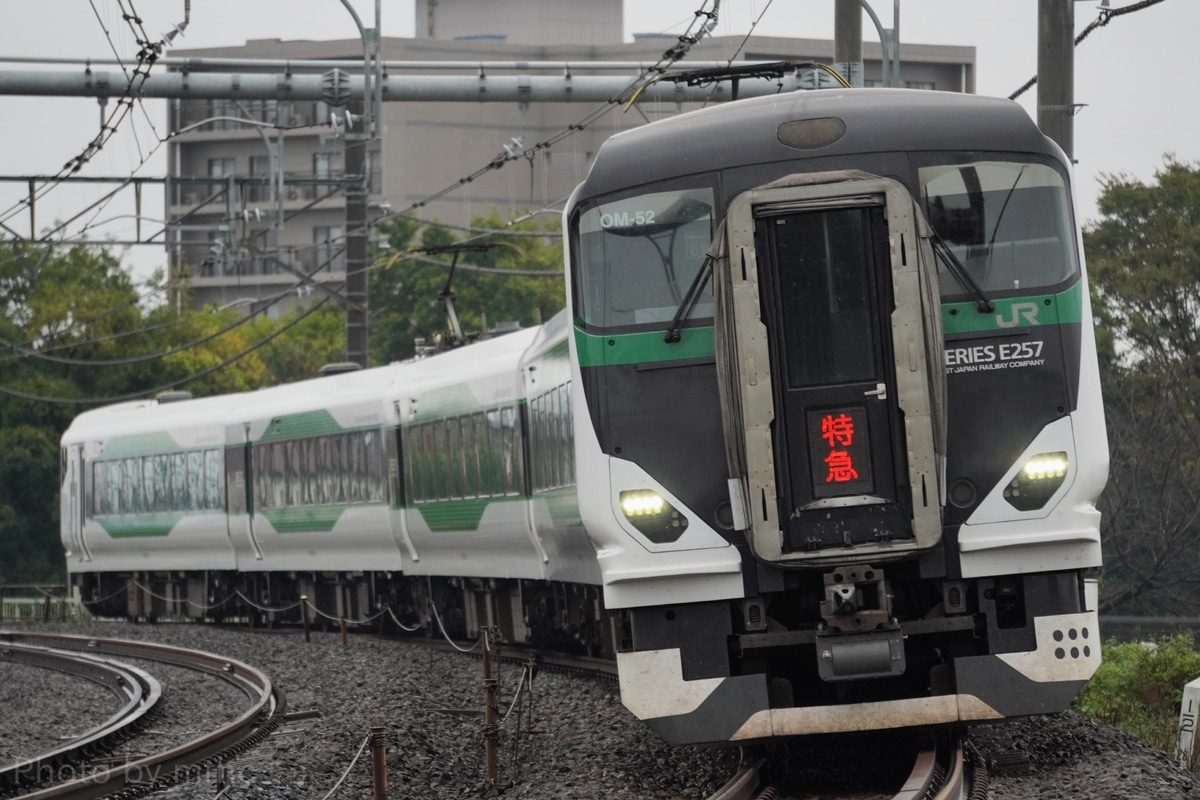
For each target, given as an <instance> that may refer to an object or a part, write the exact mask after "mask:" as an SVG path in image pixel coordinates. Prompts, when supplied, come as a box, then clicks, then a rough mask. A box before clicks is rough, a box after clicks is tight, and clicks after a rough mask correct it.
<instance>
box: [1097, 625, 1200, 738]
mask: <svg viewBox="0 0 1200 800" xmlns="http://www.w3.org/2000/svg"><path fill="white" fill-rule="evenodd" d="M1103 656H1104V661H1103V663H1102V664H1101V665H1100V669H1098V670H1097V671H1096V674H1095V675H1094V676H1092V680H1091V681H1090V682H1089V683H1088V685H1087V687H1086V688H1085V689H1084V690H1083V692H1082V693H1081V694H1080V695H1079V697H1078V698H1076V700H1075V710H1076V711H1079V712H1080V713H1082V714H1086V715H1088V716H1090V717H1095V718H1097V719H1100V720H1102V721H1104V722H1107V723H1109V724H1110V725H1115V726H1117V727H1118V728H1120V729H1121V730H1123V731H1126V732H1127V733H1131V734H1133V735H1135V736H1137V737H1139V738H1140V739H1142V740H1143V741H1145V742H1147V743H1148V744H1150V745H1153V746H1154V747H1157V748H1159V749H1161V750H1164V751H1166V752H1168V753H1171V752H1174V750H1175V743H1176V735H1177V731H1178V726H1179V709H1180V703H1181V701H1182V699H1183V687H1184V685H1185V684H1187V683H1189V682H1191V681H1193V680H1195V679H1196V678H1198V677H1200V653H1197V652H1195V649H1194V642H1193V639H1192V634H1191V632H1184V633H1179V634H1176V635H1175V636H1169V637H1164V638H1162V639H1159V640H1158V641H1157V642H1155V643H1154V644H1153V645H1151V646H1147V645H1144V644H1140V643H1137V642H1133V643H1129V644H1117V643H1116V642H1113V641H1109V642H1107V643H1105V645H1104V649H1103Z"/></svg>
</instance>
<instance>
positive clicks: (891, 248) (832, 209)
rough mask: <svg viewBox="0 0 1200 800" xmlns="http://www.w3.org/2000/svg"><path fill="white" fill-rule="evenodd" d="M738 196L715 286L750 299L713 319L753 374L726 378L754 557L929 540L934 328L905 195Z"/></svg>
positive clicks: (891, 189)
mask: <svg viewBox="0 0 1200 800" xmlns="http://www.w3.org/2000/svg"><path fill="white" fill-rule="evenodd" d="M747 194H748V195H749V197H743V198H739V199H740V200H741V202H740V203H739V202H736V201H735V203H734V204H731V208H730V212H729V221H728V224H729V226H730V228H731V234H730V251H729V254H728V255H729V262H728V263H732V264H735V265H737V266H738V267H739V268H738V269H730V268H729V267H728V265H727V266H726V271H727V272H726V278H725V283H726V286H727V287H728V288H729V289H733V290H734V291H735V292H736V290H737V288H740V289H741V290H742V291H743V292H745V291H747V290H749V291H752V292H753V294H755V295H757V296H756V297H752V298H745V299H747V300H753V305H743V307H742V308H741V309H731V310H732V312H733V313H732V314H731V315H725V317H726V319H725V321H724V322H723V323H721V324H723V325H728V326H732V333H733V334H734V336H735V341H737V343H738V344H737V347H736V348H735V353H734V358H733V360H734V361H738V362H740V363H741V366H742V368H743V372H745V368H746V367H747V366H749V367H750V371H751V372H752V373H753V374H752V375H751V374H742V375H741V376H740V377H738V378H737V380H738V381H739V383H740V384H741V385H740V386H739V387H738V391H739V392H740V393H741V396H742V403H741V408H742V410H743V413H742V414H741V417H740V424H741V425H742V431H741V435H743V436H745V437H746V438H745V441H746V443H747V449H746V454H747V464H746V467H747V472H748V473H753V474H752V475H751V480H750V481H749V484H748V485H747V494H748V495H749V497H748V499H749V501H750V503H749V507H750V509H751V511H750V512H749V515H750V516H753V515H754V513H757V514H758V516H759V521H760V522H761V523H762V524H761V526H760V527H761V529H762V531H761V532H762V533H763V534H764V535H763V536H755V537H754V539H755V541H756V547H755V549H756V551H757V552H759V554H760V555H766V556H767V557H770V558H771V559H772V560H803V559H805V558H810V559H817V560H827V559H830V558H846V557H847V556H848V554H849V552H848V551H860V552H864V553H870V552H881V551H883V552H896V550H897V549H898V548H899V549H904V548H905V547H911V546H914V545H916V544H918V536H919V538H920V539H921V542H920V544H923V545H927V544H929V543H930V542H932V541H936V540H937V538H939V537H940V532H941V530H940V527H941V526H940V489H939V483H940V482H939V479H938V478H937V468H936V465H937V463H938V460H939V455H938V449H939V445H938V444H937V443H936V442H935V436H934V429H935V427H936V426H935V425H934V424H933V422H932V416H933V413H932V396H933V395H934V394H935V392H933V391H931V385H932V384H931V381H930V371H929V367H928V363H929V361H930V360H932V361H934V362H935V363H936V364H938V365H940V360H941V353H940V347H941V346H940V334H938V333H936V331H938V330H940V328H938V325H939V324H940V323H939V321H938V317H937V312H938V304H937V297H936V293H933V294H932V295H931V293H930V289H929V287H927V289H926V291H924V292H922V291H921V289H920V284H921V280H922V279H921V272H922V271H921V270H920V269H918V264H919V262H921V261H927V262H928V264H927V265H926V269H925V272H927V273H928V275H930V276H931V275H932V272H930V270H931V269H932V257H931V253H930V252H929V247H928V242H927V236H926V237H925V239H924V240H923V239H922V237H921V236H919V235H918V233H917V226H918V221H917V219H916V218H915V217H914V211H913V203H912V199H911V197H910V196H909V195H908V193H907V191H906V190H904V188H903V187H902V186H901V185H900V184H898V183H895V182H894V181H888V180H884V179H872V180H860V179H850V180H846V181H844V182H835V183H831V184H818V185H800V186H795V187H787V188H783V187H780V188H772V189H767V190H755V191H754V192H750V193H747ZM922 248H924V250H923V249H922ZM735 251H736V253H737V255H736V257H735V255H734V254H735ZM925 282H926V283H927V284H930V286H931V285H932V284H931V283H930V281H929V279H928V278H927V279H926V281H925ZM739 284H740V286H739ZM726 293H727V294H728V290H727V292H726ZM730 316H732V319H730V318H729V317H730ZM718 338H720V337H718ZM728 360H729V359H728V358H727V359H725V361H728ZM759 365H769V370H768V371H767V372H766V373H764V372H763V370H762V368H761V366H759ZM722 369H724V368H722ZM935 373H936V370H935ZM732 379H733V378H732V375H731V374H728V373H727V374H726V375H724V377H723V380H732ZM748 432H749V435H747V434H748ZM763 434H765V437H764V436H763ZM755 489H757V491H755ZM767 530H771V533H770V534H769V535H768V534H767V533H766V531H767Z"/></svg>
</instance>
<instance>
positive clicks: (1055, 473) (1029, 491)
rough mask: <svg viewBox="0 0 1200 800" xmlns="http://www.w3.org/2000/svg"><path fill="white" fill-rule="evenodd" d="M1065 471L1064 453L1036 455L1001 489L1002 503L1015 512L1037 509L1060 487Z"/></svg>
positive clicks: (1067, 466) (1065, 460)
mask: <svg viewBox="0 0 1200 800" xmlns="http://www.w3.org/2000/svg"><path fill="white" fill-rule="evenodd" d="M1069 469H1070V464H1069V462H1068V460H1067V454H1066V453H1063V452H1058V453H1038V454H1037V455H1035V456H1034V457H1033V458H1031V459H1029V460H1028V461H1026V462H1025V466H1023V467H1021V471H1020V472H1018V473H1017V474H1016V476H1015V477H1014V478H1013V479H1012V482H1010V483H1009V484H1008V486H1006V487H1005V488H1004V499H1005V500H1007V501H1008V502H1009V505H1011V506H1012V507H1013V508H1015V509H1017V510H1018V511H1033V510H1034V509H1038V508H1041V507H1042V506H1044V505H1046V503H1047V502H1048V501H1049V500H1050V498H1051V497H1052V496H1053V495H1054V493H1055V492H1057V491H1058V487H1060V486H1062V484H1063V481H1064V480H1066V478H1067V471H1068V470H1069Z"/></svg>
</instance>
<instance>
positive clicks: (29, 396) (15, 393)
mask: <svg viewBox="0 0 1200 800" xmlns="http://www.w3.org/2000/svg"><path fill="white" fill-rule="evenodd" d="M329 299H330V298H328V297H325V298H322V299H321V300H319V301H317V302H316V303H315V304H313V305H312V306H310V307H309V308H308V309H306V310H305V311H303V312H302V313H300V314H298V315H297V316H296V318H295V319H293V320H289V321H288V322H287V323H286V324H284V325H282V326H280V327H279V328H278V329H276V330H274V331H272V332H271V333H270V334H268V335H267V336H264V337H263V338H262V339H259V340H258V341H257V342H255V343H254V344H252V345H250V346H249V347H246V348H244V349H242V350H241V351H239V352H237V353H235V354H234V355H232V356H230V357H229V358H226V359H224V360H222V361H221V362H219V363H217V364H214V365H213V366H211V367H207V368H205V369H202V370H199V371H198V372H194V373H192V374H191V375H187V376H184V377H182V378H178V379H176V380H173V381H170V382H168V383H164V384H161V385H159V386H155V387H153V388H151V389H142V390H141V391H137V392H129V393H127V394H122V395H115V396H112V397H48V396H45V395H39V394H34V393H32V392H24V391H21V390H20V389H14V388H13V387H11V386H4V385H0V394H6V395H9V396H11V397H19V398H21V399H22V400H33V401H36V402H41V403H60V404H64V405H101V404H104V403H116V402H120V401H122V400H136V399H138V398H143V397H147V396H148V395H153V394H158V393H159V392H165V391H167V390H168V389H174V388H176V387H178V386H181V385H182V384H185V383H190V382H191V381H194V380H198V379H199V378H203V377H205V376H206V375H211V374H212V373H214V372H216V371H217V370H220V369H224V368H225V367H227V366H229V365H230V364H232V363H234V362H236V361H238V360H240V359H242V358H245V357H246V356H248V355H250V354H251V353H253V352H254V351H256V350H258V349H260V348H262V347H265V346H266V345H267V344H269V343H270V342H271V341H272V340H274V339H275V338H276V337H277V336H280V335H281V334H283V333H284V332H286V331H288V330H291V329H292V328H293V327H294V326H296V325H298V324H299V323H300V321H301V320H303V319H305V318H306V317H308V316H309V315H311V314H314V313H316V311H317V309H319V308H321V307H322V306H324V305H325V304H326V303H328V302H329Z"/></svg>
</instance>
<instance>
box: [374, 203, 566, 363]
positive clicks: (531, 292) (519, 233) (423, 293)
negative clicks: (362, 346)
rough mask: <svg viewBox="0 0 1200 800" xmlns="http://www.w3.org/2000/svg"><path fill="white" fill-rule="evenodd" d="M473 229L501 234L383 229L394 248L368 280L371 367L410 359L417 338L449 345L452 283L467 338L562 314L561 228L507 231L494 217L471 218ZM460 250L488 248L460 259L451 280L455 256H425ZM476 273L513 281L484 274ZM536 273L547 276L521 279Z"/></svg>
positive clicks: (414, 226) (396, 224) (411, 226)
mask: <svg viewBox="0 0 1200 800" xmlns="http://www.w3.org/2000/svg"><path fill="white" fill-rule="evenodd" d="M472 227H473V228H481V229H486V230H491V231H501V230H503V231H504V232H503V233H489V234H487V235H485V236H475V237H471V238H469V239H466V240H459V239H457V238H456V237H455V235H454V233H453V232H452V231H451V230H450V229H448V228H445V227H441V226H436V225H430V226H425V227H421V226H420V225H419V224H418V223H415V222H412V221H411V220H405V219H399V220H392V221H389V222H387V223H385V224H384V225H381V226H380V229H381V231H382V232H383V233H384V234H385V235H386V236H387V237H388V243H389V245H390V247H389V251H388V252H385V253H382V254H380V255H379V256H378V257H377V259H376V264H377V265H378V266H377V268H376V269H374V270H373V271H372V273H371V286H370V304H371V355H372V361H373V362H374V363H387V362H389V361H395V360H398V359H402V358H407V357H410V356H412V355H413V354H414V340H415V339H416V338H417V337H422V338H424V339H425V340H426V341H429V342H432V341H433V340H434V338H435V337H438V336H442V337H443V338H444V336H445V334H446V332H447V328H448V324H447V315H446V310H445V308H444V306H443V304H442V303H441V301H440V300H439V294H440V293H441V292H443V290H445V289H446V282H447V280H448V279H450V281H451V282H450V291H452V292H453V293H454V308H455V311H456V313H457V314H458V317H459V320H460V323H461V326H462V329H463V331H464V332H471V333H474V334H477V333H479V332H481V331H484V330H485V329H491V328H494V327H495V326H496V325H497V324H498V323H502V322H517V323H520V325H521V326H522V327H529V326H531V325H537V324H539V323H540V322H542V321H544V320H546V319H549V318H550V317H551V316H552V315H553V314H555V313H556V312H558V311H559V310H560V309H561V308H562V307H563V305H564V304H565V302H566V297H565V293H564V291H563V279H562V270H563V261H562V242H561V239H560V237H559V225H558V223H557V221H555V222H553V223H544V224H540V225H539V224H538V223H537V222H535V221H532V220H525V221H523V222H519V223H516V224H513V225H507V224H506V223H505V222H504V221H503V220H501V219H500V217H499V216H498V215H497V214H495V213H492V214H489V215H487V216H484V217H478V218H476V219H474V220H473V221H472ZM530 234H534V235H530ZM456 245H457V246H463V245H469V246H485V247H486V250H482V251H461V252H459V253H458V263H457V266H456V267H455V270H454V274H453V276H452V277H451V276H450V265H451V263H452V262H453V261H454V254H453V253H451V252H444V251H443V252H431V253H428V254H425V253H424V252H423V251H429V250H434V251H436V250H438V249H444V248H447V247H450V246H456ZM475 267H484V268H488V269H493V270H505V271H510V272H512V273H513V274H511V275H505V274H503V273H499V274H497V273H494V272H480V271H476V270H475V269H474V268H475ZM535 271H536V272H545V273H546V276H545V277H542V276H529V275H525V274H521V273H525V272H535Z"/></svg>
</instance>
